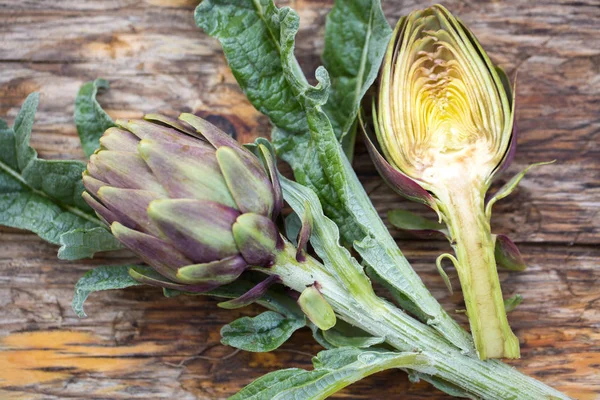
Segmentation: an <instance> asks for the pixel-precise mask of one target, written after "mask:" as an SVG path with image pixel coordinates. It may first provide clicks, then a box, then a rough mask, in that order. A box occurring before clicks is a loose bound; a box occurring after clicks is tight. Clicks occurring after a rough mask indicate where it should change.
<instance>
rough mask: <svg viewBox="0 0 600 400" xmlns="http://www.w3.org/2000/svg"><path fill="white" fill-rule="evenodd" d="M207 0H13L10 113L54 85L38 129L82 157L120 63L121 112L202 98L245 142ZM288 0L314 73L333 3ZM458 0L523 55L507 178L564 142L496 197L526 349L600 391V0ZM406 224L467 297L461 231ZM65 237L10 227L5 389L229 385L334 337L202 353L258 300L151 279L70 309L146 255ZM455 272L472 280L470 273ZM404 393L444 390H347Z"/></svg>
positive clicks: (383, 385) (305, 356)
mask: <svg viewBox="0 0 600 400" xmlns="http://www.w3.org/2000/svg"><path fill="white" fill-rule="evenodd" d="M195 3H196V2H195V1H191V0H177V1H167V0H145V1H143V2H139V1H133V0H102V1H84V2H81V1H74V0H65V1H61V2H41V1H27V2H14V1H8V0H0V70H1V71H2V73H1V74H0V116H2V118H5V116H6V119H8V120H9V121H10V122H12V120H13V119H14V116H15V115H16V113H17V110H18V107H19V105H20V104H21V102H22V101H23V100H24V99H25V97H26V96H27V94H28V93H29V92H31V91H34V90H38V91H40V92H41V94H42V98H41V105H40V111H39V113H38V114H37V117H36V125H35V126H34V132H33V140H32V143H33V145H34V146H35V147H36V149H38V151H39V153H40V155H41V156H42V157H47V158H73V157H76V158H81V157H83V153H82V151H81V149H80V148H79V145H78V140H77V135H76V131H75V128H74V126H73V123H72V113H73V100H74V98H75V95H76V93H77V90H78V88H79V86H80V85H81V84H82V83H83V82H85V81H87V80H91V79H94V78H97V77H104V78H107V79H108V80H109V81H110V82H111V85H112V89H111V90H110V91H109V92H108V93H105V94H102V95H101V98H100V99H101V102H102V104H103V105H104V106H105V107H106V109H107V111H108V112H109V114H110V115H111V116H113V117H114V118H131V117H139V116H141V115H142V114H143V113H144V112H151V111H152V112H155V111H158V112H164V113H167V114H172V115H175V114H176V113H177V112H182V111H187V112H189V111H192V112H198V113H201V114H202V115H204V116H208V117H210V118H211V119H212V120H213V121H215V122H216V123H218V124H219V125H220V126H221V127H223V128H224V129H225V130H227V131H229V132H230V133H234V134H236V135H237V137H238V139H240V140H241V141H250V140H252V139H253V138H254V137H256V136H258V135H263V136H267V135H268V133H269V127H268V122H267V120H266V119H265V118H264V117H262V116H260V115H259V114H258V112H256V110H254V109H253V107H252V106H251V105H250V104H249V103H248V102H247V101H246V100H245V97H244V95H243V94H242V93H241V92H240V91H239V89H238V87H237V84H236V83H235V80H234V79H233V77H232V75H231V73H230V72H229V70H228V68H227V66H226V62H225V60H224V58H223V56H222V54H221V52H220V49H219V46H218V44H217V43H216V42H215V41H213V40H211V39H210V38H208V37H206V36H205V35H203V34H202V33H201V32H200V31H199V30H198V29H196V28H195V27H194V24H193V19H192V11H193V8H194V6H195ZM279 3H280V4H291V5H292V6H293V7H294V8H295V9H297V10H298V11H299V12H300V16H301V19H302V27H301V32H300V34H299V39H298V46H297V54H298V57H299V60H300V63H301V64H302V66H303V68H304V69H305V71H307V73H308V74H312V71H314V69H315V68H316V67H317V66H318V65H319V57H318V54H319V53H320V51H321V49H322V47H323V40H322V37H323V35H322V33H323V24H324V18H325V15H326V12H327V10H328V8H329V7H330V6H331V2H330V1H325V0H322V1H317V0H313V1H292V2H290V3H287V2H279ZM429 3H432V2H429V1H426V2H422V1H416V0H412V1H404V2H400V1H391V0H390V1H386V2H385V4H384V8H385V10H386V15H388V17H389V19H390V22H395V19H396V18H398V17H399V16H400V15H403V14H405V13H407V12H408V11H410V10H412V9H415V8H419V7H424V6H426V5H427V4H429ZM445 5H446V6H448V7H449V8H450V9H451V10H452V11H454V12H456V13H457V14H458V15H460V16H461V18H462V19H463V20H464V21H465V22H466V23H467V24H468V25H469V26H470V27H471V28H472V29H473V30H474V31H475V33H476V34H477V36H478V37H479V38H480V40H481V41H482V43H483V45H484V47H485V48H486V49H487V50H488V51H489V52H490V54H491V55H492V57H493V58H494V59H495V60H496V61H498V62H499V63H500V64H501V65H502V66H504V67H505V68H506V69H507V70H508V72H509V73H511V74H512V73H514V71H515V70H517V69H518V71H519V79H518V82H519V84H518V89H517V90H518V96H517V103H518V113H517V121H518V126H519V142H518V143H519V150H518V152H517V157H516V161H515V164H514V165H513V166H512V167H511V168H510V170H509V173H507V174H505V175H503V176H502V177H501V178H500V180H499V181H500V182H499V183H502V181H506V179H508V177H510V173H511V172H512V173H514V172H516V171H518V170H520V169H521V168H523V167H524V166H525V165H527V164H528V163H530V162H535V161H541V160H549V159H557V163H556V164H553V165H551V166H545V167H541V168H539V169H538V170H534V171H532V172H531V173H530V174H529V175H528V177H526V178H525V180H524V181H523V183H522V185H521V187H520V188H519V189H518V191H517V192H516V193H515V194H513V195H512V196H511V197H509V198H507V199H505V200H503V201H502V202H500V203H498V205H497V206H496V207H495V217H494V220H493V226H494V228H495V231H496V232H498V233H507V234H510V235H511V237H513V238H514V239H516V240H517V241H518V242H521V244H522V246H521V251H522V252H523V255H524V257H525V259H526V261H527V262H528V264H529V265H530V268H529V270H528V271H526V272H525V273H518V274H517V273H506V272H502V273H501V279H502V281H503V288H504V293H505V295H511V294H514V293H520V294H522V295H523V296H524V297H525V302H524V303H523V304H522V305H521V306H520V307H519V308H518V309H517V310H516V311H514V312H513V313H511V314H510V315H509V319H510V321H511V324H512V326H513V327H514V329H515V332H516V334H517V336H518V337H519V338H520V339H521V342H522V345H523V358H522V359H521V360H519V361H515V362H514V363H513V364H514V365H515V366H516V367H518V368H519V369H521V370H522V371H524V372H526V373H529V374H532V375H535V376H536V377H538V378H539V379H541V380H543V381H544V382H547V383H549V384H551V385H554V386H556V387H558V388H559V389H562V390H565V391H566V392H567V393H569V394H570V395H572V396H573V397H577V398H580V399H595V398H598V397H599V396H600V383H599V382H598V379H597V378H598V376H599V375H600V371H599V368H600V367H598V366H599V365H600V348H599V345H598V343H600V334H599V327H600V312H599V311H598V305H597V302H598V299H599V298H600V289H599V287H600V286H599V285H598V282H599V281H600V272H599V269H598V260H599V259H600V250H599V249H600V224H599V223H598V222H600V221H599V219H600V201H599V200H598V199H599V198H600V162H599V161H598V160H599V159H600V150H599V148H598V142H599V139H600V118H599V116H598V112H597V110H598V104H600V67H599V65H600V25H599V24H600V22H599V21H600V7H598V4H597V2H596V1H594V0H587V1H579V2H572V1H568V0H560V1H554V0H542V1H536V2H531V1H526V0H508V1H505V2H501V3H496V2H477V1H466V2H465V1H458V0H452V1H449V2H446V3H445ZM355 167H356V169H357V170H358V172H359V175H360V177H361V180H362V181H363V183H364V184H365V186H366V187H367V189H368V190H369V191H370V192H371V195H372V199H373V201H374V203H375V205H376V206H377V208H378V209H379V210H380V212H381V213H382V215H384V213H385V212H386V211H388V210H390V209H393V208H396V207H403V208H408V209H411V210H415V211H418V210H420V208H419V207H417V206H416V205H413V204H410V203H408V202H406V201H404V200H401V199H399V198H398V197H397V196H395V195H394V194H393V193H392V192H391V190H389V189H388V188H387V187H385V185H382V183H381V180H380V179H379V178H378V177H377V176H376V174H375V172H374V169H373V167H372V166H371V163H370V161H369V160H368V157H367V156H366V154H365V151H364V148H363V147H362V146H360V145H359V148H358V155H357V158H356V162H355ZM394 234H395V235H396V237H397V238H398V240H399V241H400V245H401V248H402V249H403V251H405V253H406V255H407V257H408V258H409V260H410V261H411V262H412V263H413V265H414V266H415V268H416V269H417V270H418V272H419V274H420V275H421V277H422V278H423V280H424V281H425V282H426V283H427V285H428V286H429V287H430V288H432V291H433V293H434V295H435V296H436V297H437V298H439V299H440V300H441V301H442V303H443V304H444V306H445V307H447V309H448V310H453V309H461V308H463V307H464V305H463V304H461V303H462V301H461V295H460V293H457V294H454V295H453V296H450V295H449V294H448V293H447V291H446V290H445V288H444V285H443V282H442V280H441V278H440V277H439V275H437V273H436V272H435V268H434V267H433V265H434V264H433V261H434V260H435V257H436V256H437V255H438V254H439V253H440V252H441V251H444V250H445V249H446V248H447V245H446V244H444V243H441V242H423V241H419V240H412V239H411V238H410V236H408V235H407V234H405V233H401V232H396V231H394ZM55 254H56V248H55V247H54V246H51V245H48V244H45V243H43V242H41V241H40V240H39V239H37V238H36V237H35V236H33V235H30V234H27V233H23V232H21V231H18V230H15V229H7V228H2V229H0V341H1V342H2V343H1V344H0V365H2V367H3V368H2V369H0V397H2V398H9V399H12V398H14V399H17V398H19V399H35V398H44V399H54V398H57V399H58V398H65V397H72V398H115V399H119V398H121V399H125V398H144V399H145V398H182V399H187V398H190V399H191V398H199V399H217V398H225V397H226V396H228V395H231V394H233V393H234V392H235V391H237V390H238V389H240V388H241V387H242V386H244V385H245V384H247V383H248V382H250V381H251V380H252V379H254V378H256V377H258V376H260V375H262V374H264V373H266V372H269V371H272V370H275V369H278V368H282V367H291V366H300V367H308V366H309V365H310V355H313V354H315V353H316V352H317V351H318V350H319V347H318V346H317V345H316V344H314V341H313V340H312V338H311V337H310V334H309V333H308V332H305V331H301V332H298V333H296V334H295V335H294V337H293V338H292V340H291V341H290V342H289V343H287V344H285V345H284V347H283V349H282V350H279V351H277V352H275V353H270V354H250V353H242V352H240V353H237V354H234V355H233V356H231V357H229V358H227V359H224V360H216V359H212V358H211V359H206V358H195V359H190V357H193V356H194V355H197V354H199V353H201V354H202V356H203V357H213V358H223V357H225V356H228V355H231V354H232V349H230V348H227V347H224V346H221V345H219V334H218V330H219V328H220V326H222V325H223V324H224V323H227V322H229V321H231V320H233V319H235V318H236V317H239V316H241V315H253V314H255V313H256V312H257V311H258V309H256V308H252V307H251V308H248V309H243V310H239V311H233V312H232V311H225V310H220V309H218V308H217V307H216V301H215V300H212V299H207V298H185V297H181V298H174V299H165V298H164V297H162V295H161V294H160V292H159V291H157V290H154V289H151V288H136V289H130V290H125V291H119V292H114V293H98V294H94V295H93V297H92V298H91V299H90V301H89V302H88V303H87V308H86V310H87V312H88V314H89V315H90V318H87V319H83V320H80V319H78V318H76V316H75V315H74V313H73V312H72V311H71V309H70V301H71V298H72V289H73V285H74V283H75V282H76V280H77V279H78V277H79V276H81V275H82V274H83V273H84V272H85V271H87V270H89V269H90V268H91V267H93V266H95V265H104V264H107V263H112V264H120V263H125V262H129V261H131V260H132V259H131V258H127V254H126V253H124V252H122V253H121V254H116V255H111V256H110V258H99V259H96V260H92V261H89V262H81V263H80V262H73V263H66V262H59V261H58V260H56V257H55ZM124 257H125V258H124ZM449 274H450V278H451V280H452V281H453V284H454V286H455V287H458V279H457V277H456V274H455V272H454V271H453V270H450V271H449ZM458 318H459V319H460V320H461V321H462V322H463V323H466V321H465V320H464V318H462V317H461V316H460V315H458ZM299 352H300V353H299ZM186 360H187V361H186ZM182 361H184V363H183V364H182V365H179V363H181V362H182ZM5 366H6V367H5ZM400 395H402V396H403V398H408V399H423V398H432V399H433V398H436V399H441V398H445V397H444V396H443V395H441V394H440V393H439V392H437V391H435V390H433V389H432V388H431V387H429V386H428V385H427V384H424V383H419V384H410V383H409V382H408V381H407V379H406V377H405V375H404V374H403V373H399V372H394V371H389V372H385V373H382V374H378V375H376V376H374V377H371V378H369V379H367V380H364V381H361V382H360V383H358V384H356V385H354V386H352V387H351V388H350V389H348V390H345V391H344V392H342V393H341V394H339V395H338V396H337V397H338V398H351V399H367V398H383V397H385V396H387V397H390V396H394V397H399V396H400Z"/></svg>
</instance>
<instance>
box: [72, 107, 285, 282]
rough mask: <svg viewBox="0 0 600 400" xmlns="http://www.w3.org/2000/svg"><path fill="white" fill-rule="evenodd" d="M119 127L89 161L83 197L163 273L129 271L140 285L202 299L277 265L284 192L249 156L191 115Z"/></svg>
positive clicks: (127, 243)
mask: <svg viewBox="0 0 600 400" xmlns="http://www.w3.org/2000/svg"><path fill="white" fill-rule="evenodd" d="M116 124H117V126H118V127H115V128H110V129H108V130H107V131H106V132H105V133H104V135H103V136H102V138H101V139H100V144H101V147H100V149H98V150H97V151H96V152H95V153H94V154H93V155H92V156H91V157H90V161H89V164H88V168H87V170H86V172H85V173H84V175H83V182H84V185H85V187H86V190H87V192H86V193H84V194H83V196H84V198H85V200H86V201H87V202H88V204H89V205H90V206H91V207H93V208H94V210H96V212H97V213H98V215H99V216H100V217H101V218H102V219H103V220H104V221H105V222H106V223H107V224H108V225H110V228H111V231H112V233H113V234H114V235H115V237H116V238H117V239H118V240H119V241H120V242H121V243H123V244H124V245H125V246H127V247H128V248H129V249H131V250H132V251H134V252H135V253H136V254H138V255H139V256H140V257H141V258H142V259H143V260H144V261H145V262H146V263H148V264H149V265H151V266H152V267H153V268H154V269H155V270H156V271H157V272H158V273H159V274H160V276H157V275H155V274H152V275H148V274H144V273H143V272H142V270H140V269H132V270H131V271H130V274H131V275H132V276H133V277H134V278H135V279H137V280H139V281H141V282H144V283H148V284H153V285H158V286H162V287H166V288H171V289H180V290H185V291H188V292H203V291H207V290H211V289H214V288H215V287H217V286H220V285H222V284H226V283H229V282H232V281H234V280H235V279H237V278H238V277H239V276H240V274H241V273H242V272H243V271H244V270H245V269H246V268H247V267H248V266H268V265H269V264H270V263H271V262H272V260H273V257H274V256H273V253H274V251H275V249H276V247H277V246H278V245H281V243H280V241H281V239H280V237H279V233H278V230H277V227H276V226H275V224H274V223H273V219H274V218H275V217H276V216H277V215H278V214H279V211H280V210H281V204H282V199H281V191H280V188H279V181H278V179H277V176H276V175H274V174H271V176H269V174H268V173H267V172H266V171H265V170H264V168H263V167H262V165H261V164H260V162H259V161H258V159H257V158H256V157H255V156H254V155H253V154H252V153H250V152H249V151H248V150H246V149H244V148H243V147H241V146H240V145H239V144H238V143H237V142H236V141H235V140H233V139H232V138H230V137H229V136H227V135H226V134H225V133H223V132H222V131H220V130H219V129H217V128H216V127H215V126H213V125H211V124H210V123H208V122H206V121H204V120H202V119H200V118H198V117H196V116H194V115H191V114H182V115H181V116H180V118H179V120H172V119H169V118H167V117H164V116H159V115H147V116H146V117H145V120H131V121H117V122H116Z"/></svg>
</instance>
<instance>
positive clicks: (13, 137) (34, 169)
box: [0, 93, 102, 244]
mask: <svg viewBox="0 0 600 400" xmlns="http://www.w3.org/2000/svg"><path fill="white" fill-rule="evenodd" d="M37 103H38V95H37V94H36V93H34V94H31V95H30V96H29V97H28V98H27V100H25V103H24V104H23V108H22V109H21V111H20V112H19V114H18V116H17V118H16V120H15V125H14V127H13V128H9V127H8V126H7V124H6V123H5V122H4V121H2V124H0V145H1V146H0V224H1V225H6V226H10V227H14V228H19V229H26V230H29V231H32V232H34V233H37V234H38V235H39V236H40V237H41V238H42V239H44V240H47V241H49V242H51V243H54V244H59V238H60V235H62V234H63V233H65V232H68V231H71V230H73V229H78V228H95V227H98V226H102V223H101V222H100V220H98V219H97V218H96V217H95V215H94V213H93V211H92V209H91V208H90V207H89V206H88V205H87V204H86V203H85V202H84V201H83V198H82V197H81V193H82V192H83V191H84V188H83V183H82V182H81V174H82V173H83V171H84V170H85V164H83V163H82V162H79V161H74V160H65V161H54V160H51V161H48V160H40V159H38V158H37V153H36V151H35V150H34V149H32V148H31V147H29V138H30V136H31V127H32V125H33V120H34V116H35V109H36V107H37Z"/></svg>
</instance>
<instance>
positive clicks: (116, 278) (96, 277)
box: [72, 265, 152, 318]
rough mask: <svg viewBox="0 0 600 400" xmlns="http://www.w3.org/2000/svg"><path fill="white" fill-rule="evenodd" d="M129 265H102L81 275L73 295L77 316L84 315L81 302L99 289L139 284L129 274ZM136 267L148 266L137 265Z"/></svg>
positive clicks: (73, 305) (122, 287) (120, 287)
mask: <svg viewBox="0 0 600 400" xmlns="http://www.w3.org/2000/svg"><path fill="white" fill-rule="evenodd" d="M131 267H132V266H131V265H117V266H102V267H97V268H94V269H93V270H91V271H88V272H87V273H86V274H85V275H84V276H82V277H81V278H80V279H79V281H77V284H76V285H75V294H74V296H73V303H72V307H73V311H75V313H76V314H77V316H78V317H80V318H83V317H86V314H85V312H84V311H83V303H85V300H86V299H87V298H88V296H89V295H90V294H91V293H93V292H97V291H100V290H112V289H124V288H127V287H130V286H138V285H141V283H139V282H138V281H136V280H135V279H133V278H132V277H131V276H129V268H131ZM138 268H148V269H149V270H152V269H151V268H150V267H144V266H138Z"/></svg>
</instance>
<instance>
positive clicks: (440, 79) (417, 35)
mask: <svg viewBox="0 0 600 400" xmlns="http://www.w3.org/2000/svg"><path fill="white" fill-rule="evenodd" d="M394 37H398V38H399V39H398V40H397V41H396V42H395V43H392V44H391V45H390V47H389V48H388V52H387V55H386V60H385V62H384V67H383V69H382V74H381V81H380V93H379V100H378V113H377V126H378V129H377V132H378V133H377V136H378V140H379V143H380V145H381V148H382V150H383V152H384V153H385V156H386V159H387V160H388V162H390V163H391V164H392V165H394V166H395V167H396V168H398V169H399V170H401V171H402V172H403V173H405V174H406V175H408V176H409V177H411V178H412V179H414V180H415V181H417V182H418V183H419V184H420V185H421V186H422V187H423V188H425V189H426V190H428V191H430V192H431V193H433V194H434V196H435V198H436V200H437V203H438V206H439V209H440V211H441V213H442V216H443V219H444V220H445V222H446V223H447V224H448V228H449V231H450V233H451V237H452V244H453V247H454V250H455V252H456V255H457V259H458V263H457V265H456V268H457V271H458V274H459V277H460V281H461V286H462V288H463V294H464V297H465V303H466V306H467V313H468V317H469V322H470V325H471V331H472V334H473V338H474V341H475V345H476V348H477V350H478V352H479V355H480V357H481V358H482V359H486V358H500V357H511V358H516V357H519V342H518V340H517V338H516V337H515V335H514V334H513V333H512V331H511V329H510V326H509V325H508V321H507V318H506V312H505V309H504V303H503V299H502V292H501V289H500V282H499V279H498V273H497V271H496V261H495V257H494V242H493V239H492V234H491V231H490V226H489V219H488V218H486V216H485V213H484V205H485V204H484V196H485V191H486V189H487V185H488V183H489V178H490V176H491V175H492V173H493V172H494V170H495V169H496V167H497V166H498V164H499V162H500V161H501V160H502V158H503V157H504V154H505V152H506V148H507V146H508V143H509V141H510V132H511V130H512V118H513V116H512V109H511V105H510V104H509V101H508V99H507V96H506V93H504V89H503V87H502V85H501V84H500V83H499V78H498V76H497V74H496V73H495V72H494V71H495V70H494V68H493V66H491V65H490V63H489V60H488V59H487V56H482V55H481V54H480V53H479V52H478V50H477V49H476V48H475V47H474V46H473V44H472V43H471V42H470V40H469V39H468V36H467V35H466V33H465V32H464V31H462V28H460V27H459V25H458V22H457V21H456V20H454V19H453V17H451V16H450V15H449V13H448V12H447V10H445V9H443V8H442V7H438V6H435V7H432V8H429V9H426V10H423V11H418V12H415V13H413V14H411V15H410V16H408V17H407V18H406V19H405V20H403V21H401V23H399V24H398V26H397V27H396V31H395V33H394Z"/></svg>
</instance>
